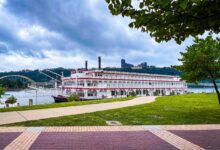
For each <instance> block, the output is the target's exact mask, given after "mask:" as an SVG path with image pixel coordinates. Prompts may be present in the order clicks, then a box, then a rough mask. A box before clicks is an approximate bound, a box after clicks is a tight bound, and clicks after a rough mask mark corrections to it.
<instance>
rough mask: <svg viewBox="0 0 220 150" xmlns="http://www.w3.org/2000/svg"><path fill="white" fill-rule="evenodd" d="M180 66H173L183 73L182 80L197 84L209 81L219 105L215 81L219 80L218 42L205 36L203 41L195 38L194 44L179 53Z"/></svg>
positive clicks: (219, 44) (219, 97) (219, 55)
mask: <svg viewBox="0 0 220 150" xmlns="http://www.w3.org/2000/svg"><path fill="white" fill-rule="evenodd" d="M181 56H182V58H181V59H179V60H180V61H181V62H182V65H180V66H174V67H175V68H176V69H178V70H180V71H182V72H183V74H182V78H183V79H185V80H186V81H188V82H194V83H197V82H199V81H201V80H205V79H209V80H211V81H212V83H213V84H214V87H215V91H216V93H217V96H218V101H219V104H220V94H219V90H218V87H217V84H216V80H217V79H219V78H220V40H219V39H213V38H212V37H211V36H207V37H206V38H205V39H199V38H195V40H194V44H193V45H191V46H188V47H187V48H186V52H181Z"/></svg>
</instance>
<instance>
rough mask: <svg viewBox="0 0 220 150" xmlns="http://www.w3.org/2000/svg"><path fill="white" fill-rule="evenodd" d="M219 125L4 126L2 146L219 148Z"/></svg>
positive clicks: (104, 149) (12, 148)
mask: <svg viewBox="0 0 220 150" xmlns="http://www.w3.org/2000/svg"><path fill="white" fill-rule="evenodd" d="M219 140H220V125H176V126H174V125H166V126H164V125H162V126H77V127H30V128H28V127H1V128H0V149H7V150H20V149H22V150H27V149H34V150H37V149H41V150H42V149H43V150H48V149H74V150H99V149H100V150H113V149H114V150H137V149H138V150H148V149H154V150H173V149H182V150H203V149H209V150H218V149H220V144H219Z"/></svg>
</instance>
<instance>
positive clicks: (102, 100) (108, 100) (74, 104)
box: [0, 96, 135, 112]
mask: <svg viewBox="0 0 220 150" xmlns="http://www.w3.org/2000/svg"><path fill="white" fill-rule="evenodd" d="M133 98H135V97H132V96H130V97H122V98H106V99H99V100H88V101H73V102H65V103H53V104H41V105H32V106H20V107H11V108H0V112H11V111H22V110H34V109H45V108H58V107H68V106H80V105H88V104H98V103H108V102H118V101H126V100H131V99H133Z"/></svg>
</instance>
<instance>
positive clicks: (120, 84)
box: [64, 81, 185, 87]
mask: <svg viewBox="0 0 220 150" xmlns="http://www.w3.org/2000/svg"><path fill="white" fill-rule="evenodd" d="M64 85H69V86H74V85H76V82H75V81H66V82H64ZM77 85H78V86H85V85H86V86H98V85H100V86H104V85H107V86H110V85H114V86H122V87H123V86H134V85H149V86H153V85H159V86H163V85H169V86H184V85H185V83H184V82H149V81H146V82H136V81H135V82H129V81H119V82H117V81H108V82H107V81H104V82H102V81H93V82H83V81H79V82H77Z"/></svg>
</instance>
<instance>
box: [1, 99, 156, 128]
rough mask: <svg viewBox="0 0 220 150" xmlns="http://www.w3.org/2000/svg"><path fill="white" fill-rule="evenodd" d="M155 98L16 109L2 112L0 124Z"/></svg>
mask: <svg viewBox="0 0 220 150" xmlns="http://www.w3.org/2000/svg"><path fill="white" fill-rule="evenodd" d="M155 98H156V97H155V96H147V97H137V98H134V99H132V100H128V101H121V102H110V103H100V104H90V105H82V106H70V107H60V108H48V109H38V110H26V111H16V112H4V113H0V125H3V124H9V123H16V122H23V121H29V120H39V119H46V118H52V117H60V116H67V115H76V114H83V113H89V112H96V111H103V110H110V109H116V108H122V107H128V106H135V105H140V104H146V103H151V102H153V101H155Z"/></svg>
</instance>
